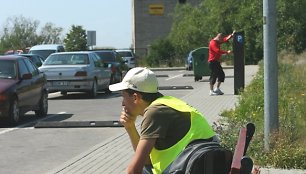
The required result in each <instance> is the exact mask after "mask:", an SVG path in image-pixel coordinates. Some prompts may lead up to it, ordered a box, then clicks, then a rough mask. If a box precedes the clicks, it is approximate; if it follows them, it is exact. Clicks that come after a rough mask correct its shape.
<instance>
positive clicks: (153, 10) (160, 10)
mask: <svg viewBox="0 0 306 174" xmlns="http://www.w3.org/2000/svg"><path fill="white" fill-rule="evenodd" d="M149 14H151V15H163V14H164V5H163V4H151V5H149Z"/></svg>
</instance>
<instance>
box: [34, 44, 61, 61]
mask: <svg viewBox="0 0 306 174" xmlns="http://www.w3.org/2000/svg"><path fill="white" fill-rule="evenodd" d="M57 52H65V48H64V46H63V45H61V44H43V45H35V46H33V47H32V48H31V49H30V50H29V54H38V55H40V56H42V57H43V58H44V60H46V58H47V57H48V56H49V55H50V54H52V53H57Z"/></svg>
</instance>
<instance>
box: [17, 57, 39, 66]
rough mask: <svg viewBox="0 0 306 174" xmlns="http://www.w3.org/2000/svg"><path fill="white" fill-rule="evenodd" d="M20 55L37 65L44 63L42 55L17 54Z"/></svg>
mask: <svg viewBox="0 0 306 174" xmlns="http://www.w3.org/2000/svg"><path fill="white" fill-rule="evenodd" d="M19 55H20V56H23V57H27V58H29V59H30V60H31V61H32V62H33V63H34V64H35V65H36V66H37V67H40V66H41V65H42V64H43V63H44V59H43V57H41V56H40V55H38V54H19Z"/></svg>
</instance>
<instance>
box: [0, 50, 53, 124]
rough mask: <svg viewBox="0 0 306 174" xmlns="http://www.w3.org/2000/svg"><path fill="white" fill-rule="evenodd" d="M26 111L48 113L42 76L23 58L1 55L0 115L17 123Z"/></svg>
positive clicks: (37, 113)
mask: <svg viewBox="0 0 306 174" xmlns="http://www.w3.org/2000/svg"><path fill="white" fill-rule="evenodd" d="M28 111H34V112H35V115H36V116H39V117H43V116H46V115H47V112H48V90H47V80H46V77H45V75H44V74H43V73H41V72H40V71H39V70H38V69H37V67H36V66H35V65H34V64H33V63H32V61H30V60H29V59H28V58H26V57H22V56H18V55H10V56H0V118H1V119H2V118H4V119H6V120H8V121H9V123H11V124H14V125H16V124H18V122H19V120H20V116H22V115H23V114H25V113H26V112H28Z"/></svg>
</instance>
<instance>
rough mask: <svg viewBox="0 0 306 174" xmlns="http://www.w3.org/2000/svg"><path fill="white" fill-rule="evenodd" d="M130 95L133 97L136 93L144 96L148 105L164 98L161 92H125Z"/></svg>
mask: <svg viewBox="0 0 306 174" xmlns="http://www.w3.org/2000/svg"><path fill="white" fill-rule="evenodd" d="M125 91H126V92H127V93H128V94H129V95H133V94H134V93H138V94H140V95H141V96H142V99H143V100H144V101H146V102H148V103H152V102H153V101H154V100H156V99H158V98H160V97H162V96H163V94H161V93H160V92H157V93H146V92H139V91H135V90H133V89H126V90H125Z"/></svg>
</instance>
